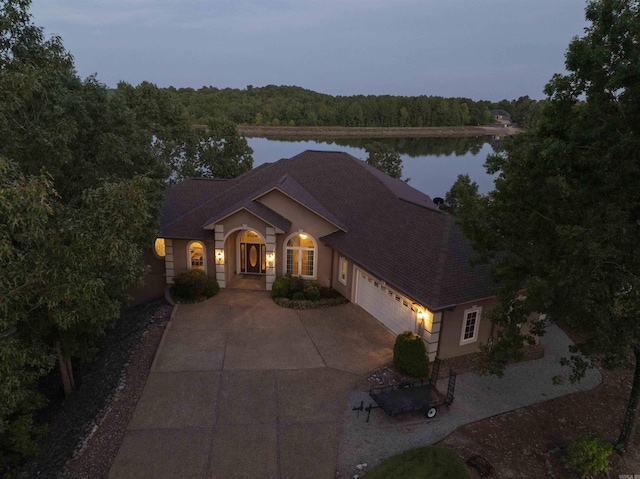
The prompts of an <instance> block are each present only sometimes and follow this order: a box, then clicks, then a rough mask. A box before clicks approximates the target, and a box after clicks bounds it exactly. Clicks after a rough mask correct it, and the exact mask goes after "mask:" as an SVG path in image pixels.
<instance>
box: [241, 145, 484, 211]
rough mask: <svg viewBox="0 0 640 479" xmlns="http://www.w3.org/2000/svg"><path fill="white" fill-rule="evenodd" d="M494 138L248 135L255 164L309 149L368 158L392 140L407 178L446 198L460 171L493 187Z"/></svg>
mask: <svg viewBox="0 0 640 479" xmlns="http://www.w3.org/2000/svg"><path fill="white" fill-rule="evenodd" d="M490 140H491V138H489V137H480V138H397V139H384V140H375V139H371V138H367V139H357V138H356V139H352V138H350V139H345V140H328V141H315V140H291V141H289V140H287V141H283V140H270V139H266V138H247V141H248V143H249V146H251V148H253V151H254V153H253V160H254V163H253V165H254V167H255V166H258V165H261V164H262V163H272V162H274V161H277V160H279V159H281V158H290V157H292V156H295V155H297V154H298V153H301V152H303V151H305V150H325V151H344V152H346V153H349V154H350V155H352V156H355V157H356V158H359V159H361V160H365V159H366V158H367V153H366V152H365V150H364V145H365V144H367V143H369V142H371V141H383V142H385V143H390V145H391V146H393V147H394V149H395V151H398V152H399V153H400V156H401V158H402V161H403V171H402V173H403V178H407V177H408V178H411V180H410V181H409V184H410V185H411V186H413V187H414V188H416V189H418V190H420V191H422V192H423V193H426V194H428V195H429V196H431V197H432V198H434V197H436V196H440V197H444V195H445V193H446V192H447V191H449V189H450V188H451V185H452V184H453V183H454V182H455V181H456V178H457V177H458V175H460V174H465V173H466V174H468V175H469V176H470V177H471V180H472V181H475V182H476V183H478V189H479V191H480V193H487V192H488V191H490V190H491V189H493V177H492V176H489V175H487V174H486V172H485V169H484V167H483V164H484V162H485V160H486V158H487V155H489V154H491V153H494V152H495V150H494V148H496V147H497V145H496V144H495V143H493V146H492V143H490Z"/></svg>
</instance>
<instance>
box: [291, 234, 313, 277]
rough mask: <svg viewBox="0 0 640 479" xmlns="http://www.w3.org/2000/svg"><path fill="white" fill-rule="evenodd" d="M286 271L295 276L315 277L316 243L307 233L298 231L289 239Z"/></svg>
mask: <svg viewBox="0 0 640 479" xmlns="http://www.w3.org/2000/svg"><path fill="white" fill-rule="evenodd" d="M285 251H286V254H285V261H286V265H285V272H286V273H290V274H291V275H293V276H302V277H306V278H314V277H315V273H316V271H315V267H316V261H315V259H316V245H315V243H314V241H313V240H312V239H311V237H310V236H309V235H307V234H305V233H298V234H296V235H294V236H292V237H291V238H289V241H287V244H286V247H285Z"/></svg>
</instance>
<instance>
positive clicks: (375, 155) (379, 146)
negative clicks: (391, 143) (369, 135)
mask: <svg viewBox="0 0 640 479" xmlns="http://www.w3.org/2000/svg"><path fill="white" fill-rule="evenodd" d="M365 151H366V152H367V154H368V155H369V156H368V157H367V160H366V163H367V164H368V165H371V166H373V167H374V168H377V169H379V170H380V171H383V172H385V173H386V174H387V175H389V176H390V177H391V178H396V179H398V180H399V179H401V177H402V158H400V155H399V154H398V153H396V152H395V151H392V150H391V149H389V148H388V147H387V146H386V145H385V144H383V143H380V142H377V141H375V142H373V143H371V144H368V145H367V146H366V147H365ZM405 181H409V179H408V178H407V179H406V180H405Z"/></svg>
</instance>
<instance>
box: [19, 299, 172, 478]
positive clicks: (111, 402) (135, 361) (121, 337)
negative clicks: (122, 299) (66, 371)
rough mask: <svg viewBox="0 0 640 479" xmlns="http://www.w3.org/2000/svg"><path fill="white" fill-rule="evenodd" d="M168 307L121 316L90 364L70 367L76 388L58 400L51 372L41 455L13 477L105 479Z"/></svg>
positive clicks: (156, 304)
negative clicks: (72, 369)
mask: <svg viewBox="0 0 640 479" xmlns="http://www.w3.org/2000/svg"><path fill="white" fill-rule="evenodd" d="M171 311H172V307H171V306H170V305H168V304H167V303H166V302H165V301H164V300H157V301H152V302H149V303H146V304H143V305H140V306H136V307H133V308H130V309H128V310H126V311H124V312H123V314H122V316H121V317H120V319H119V320H118V322H117V323H116V326H115V327H114V329H112V330H111V331H109V332H108V333H107V335H106V336H105V337H104V338H103V339H102V340H101V341H100V343H99V344H98V349H99V352H98V353H97V355H96V357H95V358H94V360H93V361H92V362H91V363H88V364H84V365H82V364H79V365H77V366H76V365H75V364H74V368H75V376H76V384H77V386H78V387H77V389H76V391H74V392H73V394H71V395H70V396H69V397H68V398H66V399H65V398H60V397H59V396H56V394H59V389H60V387H59V386H58V385H57V382H59V378H58V376H57V370H56V371H53V372H52V374H51V377H50V378H48V381H45V382H48V383H49V387H48V389H49V391H52V392H50V393H49V395H50V396H51V399H50V405H49V408H48V409H47V410H46V411H44V413H43V416H44V417H43V418H42V419H43V420H46V421H47V422H48V423H49V433H48V434H47V435H46V436H45V437H44V438H43V440H42V442H41V453H40V454H39V455H38V456H37V457H36V458H34V459H33V460H32V461H30V462H29V463H27V464H26V465H25V466H24V467H23V468H22V470H21V471H20V472H19V473H18V476H17V477H20V478H28V477H38V478H65V479H80V478H83V479H84V478H92V479H99V478H106V477H107V475H108V473H109V468H110V467H111V463H112V462H113V460H114V459H115V456H116V454H117V453H118V448H119V447H120V443H121V442H122V438H123V437H124V433H125V430H126V427H127V424H128V423H129V419H130V418H131V415H132V414H133V411H134V409H135V406H136V403H137V401H138V398H139V397H140V394H141V393H142V389H143V387H144V383H145V381H146V378H147V375H148V373H149V369H150V368H151V364H152V362H153V358H154V356H155V353H156V350H157V348H158V345H159V344H160V340H161V338H162V334H163V332H164V329H165V327H166V325H167V323H168V321H169V319H170V316H171Z"/></svg>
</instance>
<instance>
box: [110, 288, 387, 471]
mask: <svg viewBox="0 0 640 479" xmlns="http://www.w3.org/2000/svg"><path fill="white" fill-rule="evenodd" d="M394 339H395V338H394V336H393V335H392V334H391V333H390V332H388V330H386V329H385V328H384V327H383V326H381V325H380V324H379V323H378V322H377V321H376V320H375V319H373V318H372V317H371V316H369V315H368V314H367V313H366V312H364V311H363V310H362V309H361V308H359V307H357V306H354V305H352V304H347V305H344V306H339V307H335V308H327V309H317V310H303V311H300V310H289V309H282V308H279V307H277V306H276V305H275V304H274V303H273V301H272V300H271V298H270V296H269V294H268V293H266V292H256V291H238V290H235V291H233V290H223V291H221V292H220V294H219V295H217V296H216V297H214V298H212V299H210V300H208V301H205V302H203V303H199V304H192V305H191V304H190V305H179V306H178V309H177V314H176V315H175V317H174V319H173V321H172V322H171V323H170V324H169V326H168V328H167V330H166V332H165V336H164V338H163V341H162V343H161V345H160V348H159V349H158V352H157V355H156V359H155V361H154V364H153V366H152V369H151V373H150V375H149V378H148V380H147V383H146V385H145V388H144V391H143V393H142V397H141V398H140V401H139V403H138V405H137V408H136V410H135V413H134V415H133V418H132V420H131V422H130V424H129V427H128V430H127V433H126V435H125V437H124V440H123V442H122V445H121V446H120V450H119V452H118V455H117V457H116V460H115V462H114V464H113V466H112V468H111V471H110V473H109V477H110V478H136V479H140V478H173V477H175V478H224V479H229V478H247V477H255V478H280V479H285V478H291V479H300V478H309V479H313V478H323V479H329V478H333V477H335V471H336V462H337V455H338V441H339V439H340V436H341V432H342V424H343V420H344V413H345V409H346V407H347V403H348V400H349V398H350V395H351V393H352V389H353V387H354V385H355V383H356V382H357V381H358V379H359V378H361V376H362V375H363V374H365V373H366V372H367V371H370V370H372V369H374V368H376V367H378V366H379V365H381V364H383V363H385V362H387V361H390V360H391V357H392V348H393V342H394Z"/></svg>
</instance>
